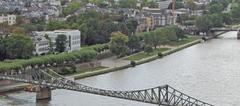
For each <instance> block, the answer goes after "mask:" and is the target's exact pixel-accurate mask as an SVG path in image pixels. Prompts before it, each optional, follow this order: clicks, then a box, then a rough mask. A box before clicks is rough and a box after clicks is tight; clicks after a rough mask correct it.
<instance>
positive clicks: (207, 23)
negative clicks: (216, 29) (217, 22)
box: [195, 15, 213, 32]
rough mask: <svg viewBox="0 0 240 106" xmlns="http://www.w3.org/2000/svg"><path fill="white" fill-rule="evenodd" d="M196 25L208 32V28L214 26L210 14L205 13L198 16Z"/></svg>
mask: <svg viewBox="0 0 240 106" xmlns="http://www.w3.org/2000/svg"><path fill="white" fill-rule="evenodd" d="M195 25H196V27H197V28H198V30H200V31H202V32H208V30H209V29H211V28H212V27H213V26H212V25H213V24H212V21H211V18H210V16H209V15H203V16H201V17H198V18H197V19H196V23H195Z"/></svg>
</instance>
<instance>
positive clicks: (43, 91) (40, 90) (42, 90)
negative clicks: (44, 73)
mask: <svg viewBox="0 0 240 106" xmlns="http://www.w3.org/2000/svg"><path fill="white" fill-rule="evenodd" d="M51 97H52V93H51V88H50V87H43V86H38V87H37V95H36V100H37V101H39V100H51Z"/></svg>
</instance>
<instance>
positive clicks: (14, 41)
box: [3, 35, 34, 59]
mask: <svg viewBox="0 0 240 106" xmlns="http://www.w3.org/2000/svg"><path fill="white" fill-rule="evenodd" d="M3 43H4V47H5V50H6V54H7V56H8V58H10V59H26V58H30V57H31V56H32V53H33V50H34V46H33V42H32V40H31V38H30V37H28V36H24V35H11V36H8V37H6V38H4V39H3Z"/></svg>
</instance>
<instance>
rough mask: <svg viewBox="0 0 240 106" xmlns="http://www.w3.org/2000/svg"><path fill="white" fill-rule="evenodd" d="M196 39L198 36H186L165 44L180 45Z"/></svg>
mask: <svg viewBox="0 0 240 106" xmlns="http://www.w3.org/2000/svg"><path fill="white" fill-rule="evenodd" d="M198 39H199V37H195V36H187V37H186V38H184V39H182V40H181V41H178V42H168V43H167V45H170V46H180V45H183V44H187V43H189V42H192V41H195V40H198Z"/></svg>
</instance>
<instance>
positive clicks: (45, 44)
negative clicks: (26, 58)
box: [34, 29, 81, 55]
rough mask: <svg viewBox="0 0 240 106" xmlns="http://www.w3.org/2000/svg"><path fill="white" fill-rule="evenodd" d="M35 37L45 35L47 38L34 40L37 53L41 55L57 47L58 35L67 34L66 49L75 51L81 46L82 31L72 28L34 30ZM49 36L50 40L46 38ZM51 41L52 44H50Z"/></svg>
mask: <svg viewBox="0 0 240 106" xmlns="http://www.w3.org/2000/svg"><path fill="white" fill-rule="evenodd" d="M34 34H35V37H34V38H35V39H36V38H37V37H39V36H40V37H45V39H41V40H40V41H39V40H38V41H36V40H35V41H34V42H35V46H36V48H35V49H36V51H35V54H38V55H41V54H43V53H46V52H49V51H50V50H51V49H53V50H55V48H56V45H55V44H56V40H55V39H56V38H57V36H58V35H66V37H67V44H66V50H65V51H73V50H79V49H80V47H81V32H80V31H79V30H71V29H62V30H54V31H36V32H34ZM46 37H48V38H49V40H50V41H49V40H47V39H46ZM50 43H51V46H52V47H51V46H50Z"/></svg>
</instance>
